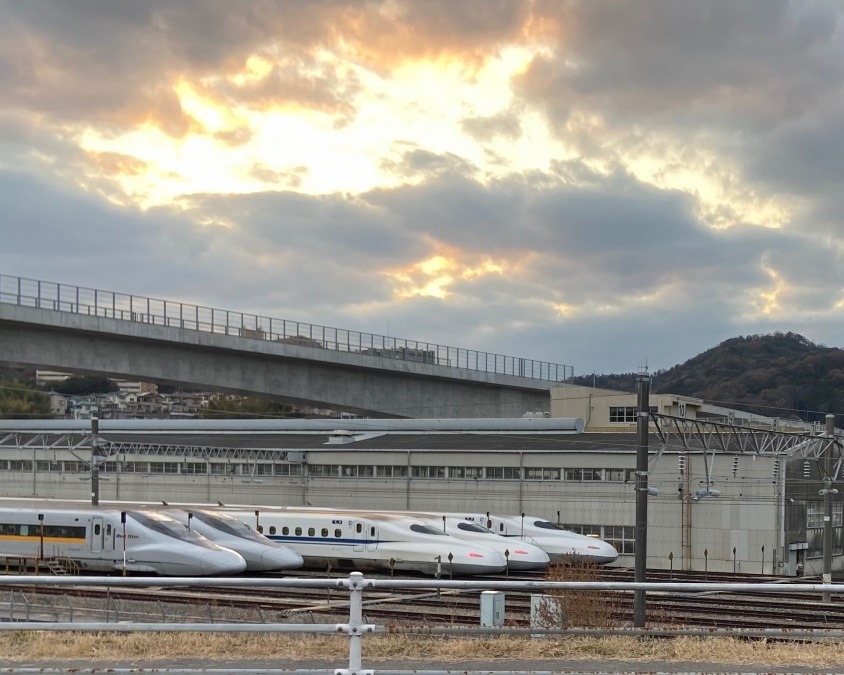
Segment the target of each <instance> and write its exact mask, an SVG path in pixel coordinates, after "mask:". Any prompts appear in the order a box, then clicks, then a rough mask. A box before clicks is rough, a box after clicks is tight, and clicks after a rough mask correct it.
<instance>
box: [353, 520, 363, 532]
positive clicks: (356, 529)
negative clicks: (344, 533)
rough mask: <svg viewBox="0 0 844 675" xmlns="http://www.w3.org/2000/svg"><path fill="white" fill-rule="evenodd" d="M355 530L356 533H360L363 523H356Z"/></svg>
mask: <svg viewBox="0 0 844 675" xmlns="http://www.w3.org/2000/svg"><path fill="white" fill-rule="evenodd" d="M355 532H357V533H358V534H360V533H361V532H363V525H361V524H360V523H358V524H357V525H356V526H355Z"/></svg>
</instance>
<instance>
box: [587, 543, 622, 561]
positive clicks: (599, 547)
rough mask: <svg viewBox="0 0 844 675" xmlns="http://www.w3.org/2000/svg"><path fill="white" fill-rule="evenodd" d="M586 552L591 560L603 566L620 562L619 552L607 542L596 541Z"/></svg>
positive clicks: (589, 545) (588, 546)
mask: <svg viewBox="0 0 844 675" xmlns="http://www.w3.org/2000/svg"><path fill="white" fill-rule="evenodd" d="M586 551H587V554H588V555H589V558H590V559H591V560H594V561H595V562H597V563H601V564H602V565H605V564H607V563H611V562H615V561H616V560H618V551H616V550H615V546H613V545H612V544H608V543H607V542H605V541H600V542H599V541H596V542H594V543H590V544H588V545H587V546H586Z"/></svg>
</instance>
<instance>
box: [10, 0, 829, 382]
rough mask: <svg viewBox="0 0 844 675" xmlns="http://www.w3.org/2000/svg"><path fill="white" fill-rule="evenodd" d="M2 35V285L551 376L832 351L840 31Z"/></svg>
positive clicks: (703, 22)
mask: <svg viewBox="0 0 844 675" xmlns="http://www.w3.org/2000/svg"><path fill="white" fill-rule="evenodd" d="M0 17H2V18H0V242H2V245H0V274H7V275H13V276H22V277H29V278H33V279H42V280H47V281H56V282H62V283H66V284H72V285H79V286H86V287H91V288H99V289H104V290H111V291H119V292H123V293H132V294H136V295H144V296H150V297H154V298H165V299H172V300H179V301H183V302H188V303H194V304H200V305H204V306H209V307H218V308H224V309H234V310H238V311H244V312H250V313H255V314H260V315H263V316H271V317H275V318H282V319H290V320H298V321H305V322H310V323H315V324H320V325H326V326H334V327H340V328H348V329H352V330H360V331H366V332H369V333H375V334H379V335H389V336H394V337H398V338H409V339H414V340H422V341H427V342H430V343H437V344H441V345H450V346H456V347H464V348H470V349H477V350H482V351H488V352H496V353H499V354H506V355H513V356H521V357H526V358H533V359H539V360H543V361H549V362H553V363H558V364H565V365H569V366H572V367H573V368H574V372H575V374H578V375H584V374H591V373H599V374H600V373H622V372H636V371H637V370H638V369H639V368H641V367H642V366H645V365H646V366H647V367H648V368H649V369H650V370H651V371H652V372H654V371H658V370H660V369H663V368H670V367H671V366H674V365H676V364H679V363H682V362H684V361H686V360H687V359H690V358H692V357H694V356H695V355H697V354H699V353H701V352H703V351H705V350H706V349H709V348H711V347H714V346H716V345H717V344H719V343H720V342H722V341H724V340H727V339H729V338H732V337H736V336H739V335H751V334H769V333H773V332H776V331H782V332H789V331H791V332H795V333H799V334H801V335H803V336H805V337H806V338H808V339H809V340H811V341H813V342H815V343H818V344H823V345H826V346H828V347H844V267H843V266H842V257H844V244H842V241H844V236H843V235H844V222H842V216H841V214H842V213H844V189H842V186H844V86H843V85H844V33H842V18H843V17H844V2H841V1H839V2H812V1H811V0H799V1H796V2H781V1H778V0H742V2H732V1H728V0H706V1H702V0H630V1H626V0H582V1H578V0H526V1H517V0H460V1H459V2H455V1H454V0H412V1H410V0H388V1H384V2H374V1H373V2H342V1H339V0H338V1H333V0H324V1H323V0H308V1H307V2H304V1H295V2H294V1H290V2H285V1H281V0H251V1H250V2H241V1H238V0H145V1H144V2H137V1H136V0H73V1H72V2H68V1H67V0H26V2H20V1H18V0H0Z"/></svg>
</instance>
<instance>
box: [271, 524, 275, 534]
mask: <svg viewBox="0 0 844 675" xmlns="http://www.w3.org/2000/svg"><path fill="white" fill-rule="evenodd" d="M270 534H275V525H270Z"/></svg>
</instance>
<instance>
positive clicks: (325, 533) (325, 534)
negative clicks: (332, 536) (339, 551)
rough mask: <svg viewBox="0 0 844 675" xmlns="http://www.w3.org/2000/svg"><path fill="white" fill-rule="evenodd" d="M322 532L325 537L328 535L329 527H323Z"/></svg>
mask: <svg viewBox="0 0 844 675" xmlns="http://www.w3.org/2000/svg"><path fill="white" fill-rule="evenodd" d="M320 534H322V536H323V537H327V536H328V528H327V527H323V528H322V532H321V533H320Z"/></svg>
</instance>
